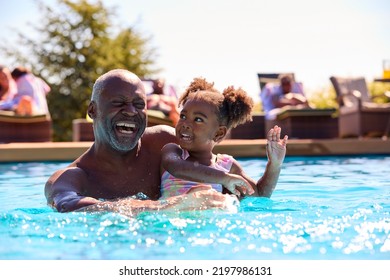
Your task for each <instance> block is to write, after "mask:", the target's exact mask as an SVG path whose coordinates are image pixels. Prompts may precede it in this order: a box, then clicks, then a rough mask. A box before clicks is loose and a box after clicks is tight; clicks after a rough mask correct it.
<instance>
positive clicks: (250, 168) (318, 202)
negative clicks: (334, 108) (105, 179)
mask: <svg viewBox="0 0 390 280" xmlns="http://www.w3.org/2000/svg"><path fill="white" fill-rule="evenodd" d="M239 162H240V163H241V164H242V166H243V168H244V170H245V171H246V172H247V173H248V174H249V175H250V176H251V177H252V178H255V179H257V178H259V177H260V176H261V174H262V172H263V171H264V168H265V165H266V160H265V159H239ZM67 164H68V163H67V162H60V163H58V162H46V163H42V162H32V163H3V164H0V219H1V222H0V244H1V246H0V259H5V260H7V259H12V260H21V259H23V260H32V259H37V260H55V259H64V260H69V259H71V260H79V259H90V260H97V259H104V260H118V259H137V260H148V259H161V260H173V259H181V260H184V259H186V260H191V259H193V260H206V259H210V260H216V259H218V260H221V259H222V260H223V259H240V260H245V259H247V260H250V259H268V260H272V259H275V260H289V259H297V260H312V259H314V260H325V259H329V260H337V259H351V260H358V259H359V260H360V259H361V260H372V259H375V260H379V259H390V173H389V166H390V156H354V157H288V158H286V161H285V163H284V166H283V170H282V173H281V175H280V179H279V183H278V186H277V188H276V190H275V192H274V194H273V196H272V198H271V199H267V198H245V199H244V200H242V201H241V205H240V207H239V210H238V213H226V212H222V211H215V210H206V211H195V212H181V213H173V212H169V213H168V212H167V213H163V212H159V213H151V212H145V213H142V214H140V215H139V216H137V217H135V218H129V217H124V216H121V215H119V214H113V213H105V214H102V213H100V214H92V213H65V214H61V213H57V212H55V211H54V210H52V209H51V208H50V207H48V206H47V205H46V200H45V197H44V194H43V186H44V184H45V182H46V180H47V178H48V177H49V176H50V175H51V174H52V173H53V172H54V171H55V170H57V169H59V168H62V167H65V166H66V165H67Z"/></svg>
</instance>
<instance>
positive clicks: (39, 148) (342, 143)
mask: <svg viewBox="0 0 390 280" xmlns="http://www.w3.org/2000/svg"><path fill="white" fill-rule="evenodd" d="M91 144H92V142H42V143H9V144H0V162H28V161H72V160H74V159H76V158H77V157H78V156H79V155H81V154H82V153H83V152H85V151H86V150H87V149H88V148H89V147H90V146H91ZM265 144H266V140H264V139H261V140H246V139H245V140H244V139H227V140H224V141H223V142H222V143H220V144H219V145H218V146H216V147H215V152H217V153H227V154H230V155H232V156H234V157H265V156H266V152H265ZM357 154H359V155H378V154H383V155H390V139H380V138H369V139H326V140H325V139H324V140H318V139H316V140H312V139H305V140H303V139H302V140H295V139H292V140H289V142H288V145H287V156H331V155H334V156H340V155H357Z"/></svg>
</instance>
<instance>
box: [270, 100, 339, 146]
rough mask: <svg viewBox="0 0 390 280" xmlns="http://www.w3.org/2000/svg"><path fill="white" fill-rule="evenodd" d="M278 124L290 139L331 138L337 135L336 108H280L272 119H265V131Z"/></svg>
mask: <svg viewBox="0 0 390 280" xmlns="http://www.w3.org/2000/svg"><path fill="white" fill-rule="evenodd" d="M275 125H278V126H280V127H281V128H282V133H283V135H285V134H286V135H288V137H289V138H290V139H294V138H295V139H332V138H337V137H338V122H337V117H336V109H333V108H329V109H312V108H307V107H305V108H291V107H289V106H286V107H283V108H281V110H280V112H279V113H278V114H277V115H276V118H275V119H274V120H266V121H265V130H266V131H265V133H267V132H268V131H269V130H270V129H271V128H272V127H274V126H275Z"/></svg>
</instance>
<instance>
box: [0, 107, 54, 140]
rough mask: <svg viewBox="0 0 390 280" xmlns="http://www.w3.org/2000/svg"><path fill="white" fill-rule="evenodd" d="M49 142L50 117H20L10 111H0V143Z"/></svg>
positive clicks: (50, 138) (50, 136) (50, 135)
mask: <svg viewBox="0 0 390 280" xmlns="http://www.w3.org/2000/svg"><path fill="white" fill-rule="evenodd" d="M50 141H52V121H51V118H50V116H48V115H33V116H20V115H16V114H15V113H14V112H12V111H2V110H0V143H11V142H50Z"/></svg>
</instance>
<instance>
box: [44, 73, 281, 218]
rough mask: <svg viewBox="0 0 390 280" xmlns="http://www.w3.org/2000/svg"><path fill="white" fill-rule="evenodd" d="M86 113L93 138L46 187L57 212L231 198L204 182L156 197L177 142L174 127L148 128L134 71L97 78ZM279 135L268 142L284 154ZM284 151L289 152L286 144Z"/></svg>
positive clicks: (208, 204)
mask: <svg viewBox="0 0 390 280" xmlns="http://www.w3.org/2000/svg"><path fill="white" fill-rule="evenodd" d="M88 115H89V117H91V118H92V119H93V121H94V122H93V126H94V136H95V142H94V143H93V145H92V146H91V147H90V148H89V149H88V150H87V151H86V152H85V153H84V154H82V155H81V156H80V157H79V158H77V159H76V160H75V161H74V162H73V163H71V164H70V165H69V166H68V167H66V168H64V169H62V170H58V171H56V172H55V173H54V174H53V175H52V176H51V177H50V178H49V179H48V181H47V183H46V186H45V196H46V199H47V202H48V204H49V205H51V206H52V207H54V208H56V209H57V211H59V212H70V211H75V210H79V209H82V210H84V211H113V212H122V213H123V212H124V211H125V212H126V213H128V214H134V213H137V212H139V211H144V210H163V209H174V210H191V209H208V208H222V209H223V208H226V207H227V203H226V201H227V196H226V195H224V194H221V193H218V192H216V191H214V190H212V189H211V187H210V186H205V185H200V186H196V187H194V188H193V189H191V190H189V192H188V193H186V194H184V195H179V196H175V197H170V198H168V199H166V200H157V199H158V198H159V197H160V163H161V148H162V147H163V146H164V145H165V144H167V143H169V142H175V143H177V140H176V137H175V130H174V128H172V127H169V126H164V125H158V126H153V127H146V124H147V114H146V94H145V90H144V87H143V84H142V82H141V80H140V79H139V78H138V77H137V76H136V75H135V74H133V73H131V72H129V71H127V70H121V69H116V70H112V71H109V72H108V73H106V74H104V75H102V76H101V77H99V78H98V79H97V80H96V82H95V84H94V87H93V91H92V98H91V102H90V104H89V107H88ZM279 136H280V135H274V137H273V140H272V141H269V143H268V145H267V148H268V150H269V152H268V153H269V154H270V150H271V155H272V154H273V153H272V150H276V149H278V150H279V151H275V154H276V153H278V154H280V149H281V148H280V147H281V145H279V140H280V138H279ZM277 138H279V139H277ZM282 149H284V153H285V147H282ZM272 166H273V165H272ZM280 168H281V167H280V166H278V167H272V168H269V169H266V173H267V176H266V177H267V178H271V177H274V176H276V180H270V181H272V182H275V184H276V181H277V177H278V176H279V172H280ZM265 175H266V174H265ZM267 181H269V180H267ZM134 196H135V198H147V199H146V200H140V199H134Z"/></svg>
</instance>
